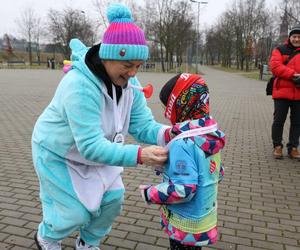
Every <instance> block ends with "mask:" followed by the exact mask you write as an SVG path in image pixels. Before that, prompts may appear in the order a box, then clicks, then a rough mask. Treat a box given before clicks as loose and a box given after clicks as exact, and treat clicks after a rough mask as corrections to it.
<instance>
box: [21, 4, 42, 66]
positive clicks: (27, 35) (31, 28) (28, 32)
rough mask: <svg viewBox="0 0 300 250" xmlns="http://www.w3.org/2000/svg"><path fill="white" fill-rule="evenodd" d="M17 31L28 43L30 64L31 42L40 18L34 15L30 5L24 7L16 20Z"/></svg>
mask: <svg viewBox="0 0 300 250" xmlns="http://www.w3.org/2000/svg"><path fill="white" fill-rule="evenodd" d="M16 22H17V25H18V28H19V32H20V33H21V35H22V36H23V38H24V39H26V41H27V44H28V46H27V47H28V57H29V64H30V65H32V42H33V39H34V36H35V34H36V31H37V27H39V23H40V19H39V18H38V17H37V16H36V14H35V11H34V9H33V8H32V7H27V8H25V9H24V10H23V11H22V13H21V15H20V17H19V18H18V19H17V20H16Z"/></svg>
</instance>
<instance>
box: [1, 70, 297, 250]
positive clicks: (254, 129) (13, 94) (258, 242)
mask: <svg viewBox="0 0 300 250" xmlns="http://www.w3.org/2000/svg"><path fill="white" fill-rule="evenodd" d="M200 69H201V71H202V72H203V73H204V77H205V79H206V80H207V82H208V85H209V87H210V92H211V93H210V103H211V110H212V112H211V113H212V115H213V116H214V117H215V118H216V119H217V120H218V122H219V125H220V127H221V129H222V130H223V131H224V132H225V133H226V135H227V139H228V142H227V145H226V147H225V149H224V151H223V159H224V164H225V167H226V169H225V171H226V172H225V179H224V181H223V182H222V183H221V185H220V188H219V226H220V237H219V238H220V239H219V242H218V244H217V245H215V246H213V247H211V248H212V249H234V250H248V249H272V250H277V249H278V250H296V249H300V162H296V161H292V160H290V159H288V158H287V157H285V158H284V160H274V159H273V158H272V149H271V139H270V126H271V121H272V110H273V106H272V105H273V103H272V100H271V98H270V97H267V96H265V90H264V89H265V83H263V82H261V81H256V80H251V79H246V78H243V77H241V76H239V75H237V74H232V73H225V72H221V71H217V70H214V69H210V68H207V67H201V68H200ZM62 75H63V74H62V73H61V71H58V70H53V71H51V70H3V69H0V250H2V249H13V250H17V249H19V250H20V249H35V245H34V242H33V240H32V237H33V234H34V232H35V230H36V228H37V225H38V223H39V221H40V219H41V209H40V203H39V200H38V181H37V178H36V176H35V173H34V170H33V166H32V161H31V149H30V137H31V132H32V128H33V124H34V123H35V120H36V119H37V117H38V115H39V114H40V113H41V111H42V110H43V108H44V107H45V106H46V105H47V103H48V102H49V100H50V99H51V97H52V95H53V93H54V91H55V87H56V86H57V84H58V82H59V79H60V78H61V77H62ZM171 76H172V75H170V74H154V73H139V78H140V80H141V82H142V84H146V83H148V82H152V83H153V85H154V86H155V88H156V91H157V92H158V91H159V88H160V86H161V85H162V84H163V83H164V82H165V81H166V80H167V79H169V78H170V77H171ZM157 92H156V95H155V96H154V97H153V98H151V100H150V101H149V105H150V107H151V109H152V110H153V113H154V115H155V117H156V118H157V119H158V120H159V121H162V122H166V121H165V120H164V118H163V116H162V109H161V106H160V104H159V102H158V98H157ZM287 131H288V129H287V127H286V128H285V132H284V136H285V138H287ZM50 133H51V131H50ZM129 141H131V140H130V139H129ZM123 176H124V183H125V185H126V199H125V205H124V210H123V212H122V215H121V216H119V217H118V218H117V220H116V221H115V223H114V225H113V230H112V231H111V233H110V234H109V235H108V236H107V237H106V239H105V241H104V243H103V245H102V246H101V249H102V250H108V249H110V250H125V249H127V250H128V249H135V250H163V249H167V248H168V240H167V238H166V237H165V235H164V234H163V233H162V232H161V230H160V227H159V217H158V208H157V207H156V206H146V205H145V204H144V203H143V202H142V201H141V199H140V196H139V192H138V190H137V187H138V186H139V184H145V183H153V182H158V181H159V178H158V177H156V176H155V175H154V173H153V172H152V170H151V168H150V167H147V166H143V167H142V166H139V167H138V168H137V169H131V170H125V172H124V175H123ZM75 236H76V235H73V236H72V237H70V238H68V239H65V240H64V241H63V246H64V249H69V250H70V249H73V245H74V237H75ZM204 249H209V248H204Z"/></svg>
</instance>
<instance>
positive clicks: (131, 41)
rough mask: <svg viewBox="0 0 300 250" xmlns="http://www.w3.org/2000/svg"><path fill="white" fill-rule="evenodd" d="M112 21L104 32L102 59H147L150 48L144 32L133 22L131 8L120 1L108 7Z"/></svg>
mask: <svg viewBox="0 0 300 250" xmlns="http://www.w3.org/2000/svg"><path fill="white" fill-rule="evenodd" d="M107 18H108V21H109V23H110V25H109V26H108V28H107V30H106V31H105V32H104V36H103V40H102V43H101V46H100V50H99V56H100V58H101V59H104V60H105V59H106V60H120V61H126V60H137V61H140V60H141V61H146V60H147V59H148V55H149V49H148V46H147V45H146V40H145V35H144V32H143V31H142V29H141V28H140V27H138V26H137V25H136V24H134V23H133V20H132V15H131V12H130V10H129V9H128V8H127V7H126V6H124V5H122V4H119V3H115V4H111V5H110V6H109V7H108V9H107Z"/></svg>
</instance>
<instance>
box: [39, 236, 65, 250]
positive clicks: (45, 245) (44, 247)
mask: <svg viewBox="0 0 300 250" xmlns="http://www.w3.org/2000/svg"><path fill="white" fill-rule="evenodd" d="M34 241H35V244H36V246H37V248H38V250H61V241H47V240H44V239H42V238H41V237H40V236H39V234H38V233H37V232H36V233H35V235H34Z"/></svg>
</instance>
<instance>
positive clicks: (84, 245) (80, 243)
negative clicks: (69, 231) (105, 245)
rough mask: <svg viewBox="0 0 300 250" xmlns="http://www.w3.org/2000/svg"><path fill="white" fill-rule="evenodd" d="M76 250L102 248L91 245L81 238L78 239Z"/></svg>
mask: <svg viewBox="0 0 300 250" xmlns="http://www.w3.org/2000/svg"><path fill="white" fill-rule="evenodd" d="M75 250H100V248H99V247H95V246H92V245H89V244H87V243H85V242H84V241H83V240H82V239H80V237H77V239H76V247H75Z"/></svg>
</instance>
